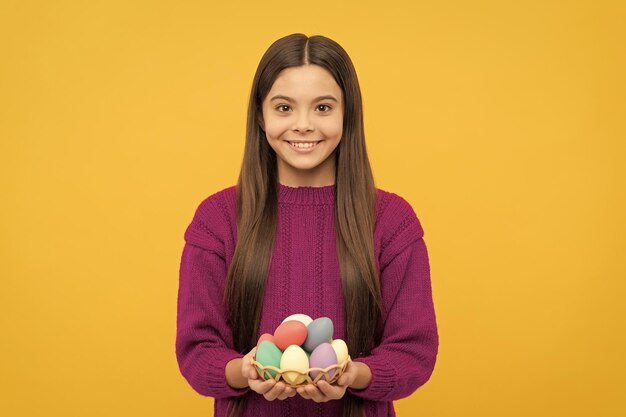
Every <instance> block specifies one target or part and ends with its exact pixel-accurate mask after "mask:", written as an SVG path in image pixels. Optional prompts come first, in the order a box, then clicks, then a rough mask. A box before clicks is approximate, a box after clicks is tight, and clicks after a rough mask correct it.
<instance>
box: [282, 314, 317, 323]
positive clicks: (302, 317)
mask: <svg viewBox="0 0 626 417" xmlns="http://www.w3.org/2000/svg"><path fill="white" fill-rule="evenodd" d="M289 320H296V321H301V322H302V324H304V325H305V326H308V325H309V324H310V323H311V322H312V321H313V319H312V318H311V317H309V316H307V315H306V314H292V315H291V316H289V317H287V318H286V319H285V320H283V323H284V322H286V321H289Z"/></svg>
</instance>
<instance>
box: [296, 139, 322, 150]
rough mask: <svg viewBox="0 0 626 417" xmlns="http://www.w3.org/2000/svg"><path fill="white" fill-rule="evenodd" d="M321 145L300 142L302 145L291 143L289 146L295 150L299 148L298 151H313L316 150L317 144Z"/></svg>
mask: <svg viewBox="0 0 626 417" xmlns="http://www.w3.org/2000/svg"><path fill="white" fill-rule="evenodd" d="M318 143H320V142H319V141H318V142H300V143H296V142H289V144H290V145H291V146H292V147H293V148H297V149H311V148H314V147H315V146H317V144H318Z"/></svg>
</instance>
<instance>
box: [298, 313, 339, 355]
mask: <svg viewBox="0 0 626 417" xmlns="http://www.w3.org/2000/svg"><path fill="white" fill-rule="evenodd" d="M306 330H307V336H306V340H305V341H304V345H303V347H304V349H305V350H308V351H309V352H313V351H314V350H315V348H316V347H318V346H319V345H321V344H322V343H329V342H330V341H331V339H332V337H333V321H332V320H331V319H329V318H328V317H320V318H317V319H315V320H313V321H312V322H311V324H309V325H308V326H307V328H306Z"/></svg>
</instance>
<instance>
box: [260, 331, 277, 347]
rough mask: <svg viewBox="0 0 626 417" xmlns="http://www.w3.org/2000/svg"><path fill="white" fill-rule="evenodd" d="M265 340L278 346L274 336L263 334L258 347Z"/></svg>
mask: <svg viewBox="0 0 626 417" xmlns="http://www.w3.org/2000/svg"><path fill="white" fill-rule="evenodd" d="M264 340H269V341H270V342H272V343H274V344H276V341H274V336H272V335H271V334H270V333H263V334H262V335H261V337H259V340H258V341H257V342H256V345H257V347H258V346H259V345H260V344H261V342H262V341H264Z"/></svg>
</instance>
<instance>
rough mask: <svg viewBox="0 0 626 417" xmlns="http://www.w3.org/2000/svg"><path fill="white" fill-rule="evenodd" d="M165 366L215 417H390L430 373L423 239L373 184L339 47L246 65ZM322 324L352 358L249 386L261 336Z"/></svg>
mask: <svg viewBox="0 0 626 417" xmlns="http://www.w3.org/2000/svg"><path fill="white" fill-rule="evenodd" d="M184 237H185V246H184V248H183V253H182V259H181V264H180V282H179V291H178V316H177V334H176V355H177V359H178V364H179V367H180V371H181V373H182V375H183V376H184V377H185V378H186V380H187V381H188V382H189V384H190V385H191V386H192V387H193V388H194V389H195V390H196V391H197V392H198V393H200V394H202V395H205V396H211V397H214V398H215V402H214V413H215V416H218V417H225V416H229V417H235V416H276V417H278V416H318V417H319V416H326V417H331V416H341V415H343V416H345V417H356V416H363V415H367V416H377V417H383V416H385V417H387V416H394V415H395V412H394V407H393V403H392V401H393V400H397V399H400V398H404V397H406V396H408V395H410V394H411V393H413V392H414V391H415V390H416V389H417V388H418V387H420V386H421V385H423V384H424V383H425V382H426V381H427V380H428V379H429V378H430V375H431V374H432V371H433V369H434V366H435V361H436V357H437V353H438V343H439V337H438V332H437V325H436V319H435V312H434V307H433V300H432V295H431V284H430V268H429V262H428V254H427V250H426V245H425V243H424V240H423V230H422V227H421V225H420V222H419V220H418V219H417V216H416V215H415V212H414V210H413V209H412V207H411V206H410V205H409V203H408V202H407V201H406V200H404V199H403V198H402V197H400V196H398V195H397V194H394V193H391V192H386V191H383V190H380V189H377V188H375V185H374V180H373V176H372V171H371V168H370V164H369V161H368V157H367V152H366V148H365V139H364V131H363V112H362V103H361V92H360V87H359V84H358V80H357V76H356V72H355V70H354V67H353V65H352V62H351V60H350V58H349V57H348V55H347V53H346V52H345V51H344V49H343V48H342V47H341V46H340V45H338V44H337V43H336V42H335V41H333V40H331V39H329V38H327V37H324V36H311V37H307V36H305V35H303V34H300V33H296V34H292V35H290V36H286V37H283V38H281V39H279V40H277V41H276V42H274V43H273V44H272V45H271V46H270V48H269V49H268V50H267V52H266V53H265V54H264V55H263V57H262V58H261V62H260V64H259V67H258V69H257V71H256V74H255V76H254V80H253V83H252V91H251V95H250V101H249V107H248V120H247V131H246V143H245V150H244V156H243V163H242V166H241V172H240V175H239V179H238V182H237V184H236V186H231V187H229V188H226V189H223V190H221V191H219V192H217V193H215V194H213V195H211V196H209V197H207V198H206V199H204V200H203V201H202V202H201V203H200V205H199V206H198V208H197V209H196V212H195V215H194V217H193V219H192V221H191V223H190V224H189V226H188V227H187V229H186V231H185V236H184ZM295 313H304V314H308V315H309V316H311V317H312V318H314V319H315V318H318V317H323V316H325V317H329V318H331V319H332V320H333V323H334V325H335V328H334V334H333V338H335V339H339V338H340V339H344V340H345V341H346V343H347V345H348V349H349V353H350V355H351V357H352V359H353V360H352V362H349V364H348V366H347V368H346V371H345V373H344V374H343V375H342V376H341V378H340V379H339V380H338V381H337V382H336V383H334V384H332V385H331V384H328V383H325V382H323V381H321V382H319V384H318V385H317V386H316V387H315V386H312V385H310V386H307V387H306V388H302V387H300V388H298V389H297V390H294V389H292V388H291V387H289V386H286V385H285V383H284V382H278V383H275V381H273V380H268V381H264V380H262V379H261V378H259V376H258V374H257V373H256V371H255V369H254V367H253V366H252V365H251V364H250V358H251V357H252V356H253V355H254V352H255V345H256V342H257V339H258V337H259V336H260V335H261V334H262V333H273V331H274V329H275V328H276V327H277V326H278V325H279V324H280V323H281V322H282V320H283V319H284V318H286V317H287V316H289V315H291V314H295Z"/></svg>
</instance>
